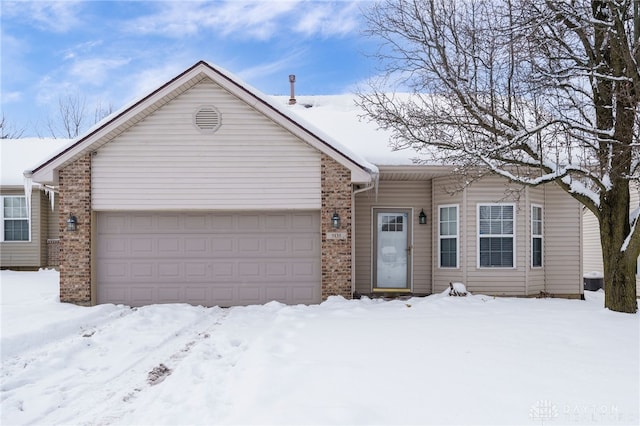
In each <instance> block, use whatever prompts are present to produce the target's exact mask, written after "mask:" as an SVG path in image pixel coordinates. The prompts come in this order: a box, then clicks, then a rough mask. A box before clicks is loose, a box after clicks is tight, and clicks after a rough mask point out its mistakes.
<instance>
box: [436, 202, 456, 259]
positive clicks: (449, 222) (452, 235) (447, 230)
mask: <svg viewBox="0 0 640 426" xmlns="http://www.w3.org/2000/svg"><path fill="white" fill-rule="evenodd" d="M438 257H439V262H438V264H439V265H440V267H441V268H457V267H458V206H457V205H449V206H440V207H439V208H438Z"/></svg>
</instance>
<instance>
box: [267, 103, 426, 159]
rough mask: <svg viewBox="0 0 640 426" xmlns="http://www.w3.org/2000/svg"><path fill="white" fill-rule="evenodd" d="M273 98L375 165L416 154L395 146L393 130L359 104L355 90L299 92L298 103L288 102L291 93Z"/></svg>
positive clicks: (306, 122)
mask: <svg viewBox="0 0 640 426" xmlns="http://www.w3.org/2000/svg"><path fill="white" fill-rule="evenodd" d="M272 99H273V102H275V103H277V104H279V105H286V109H287V110H288V111H289V112H290V114H291V115H292V116H295V117H296V120H297V121H298V122H300V123H301V124H302V125H304V126H305V127H309V128H310V129H320V130H318V131H319V132H321V133H323V134H324V135H326V137H327V138H329V139H330V140H334V141H337V142H338V143H339V144H340V145H342V146H344V147H345V148H346V149H348V150H349V151H351V152H353V153H355V155H358V156H359V157H363V158H364V159H365V160H366V161H368V162H370V163H373V164H375V165H376V166H391V165H393V166H399V165H413V164H415V161H414V158H416V157H417V154H416V152H415V151H413V150H411V149H402V150H393V149H392V147H391V145H390V143H389V141H390V136H391V132H390V131H388V130H383V129H379V128H378V125H377V124H376V123H375V122H373V121H371V120H369V119H368V118H367V117H366V116H365V113H364V111H363V110H362V109H361V108H360V107H358V106H357V105H356V96H355V95H353V94H344V95H325V96H297V97H296V100H297V103H296V104H295V105H288V102H289V97H288V96H286V97H285V96H274V97H272Z"/></svg>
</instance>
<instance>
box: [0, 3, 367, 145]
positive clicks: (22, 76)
mask: <svg viewBox="0 0 640 426" xmlns="http://www.w3.org/2000/svg"><path fill="white" fill-rule="evenodd" d="M370 5H371V3H370V2H367V1H319V0H316V1H294V0H278V1H253V2H246V1H233V0H232V1H207V2H200V1H62V2H44V1H18V2H5V1H3V2H1V3H0V19H1V23H0V24H1V29H0V31H1V33H0V37H1V49H2V50H1V59H2V69H1V71H2V81H1V84H2V86H1V93H2V99H1V102H2V104H1V105H2V113H3V114H4V116H5V119H6V120H7V122H8V123H9V124H11V125H13V127H15V128H18V129H24V134H23V136H43V137H49V136H51V134H50V131H49V130H48V126H47V123H48V122H49V121H51V122H53V123H55V122H56V119H57V118H58V117H57V115H58V114H59V112H58V110H59V106H58V101H59V99H60V98H64V97H67V96H74V97H78V96H80V97H81V98H83V99H84V100H85V103H86V109H87V114H88V115H90V116H91V120H93V115H94V112H95V110H96V107H97V106H98V105H102V107H105V106H107V105H111V106H112V107H113V108H114V109H118V108H119V107H121V106H122V105H124V104H126V103H127V102H129V101H130V100H131V99H133V98H137V97H139V96H141V95H143V94H145V93H147V92H148V91H150V90H152V89H154V88H156V87H157V86H159V85H160V84H162V83H164V82H165V81H167V80H169V79H170V78H172V77H173V76H175V75H177V74H178V73H180V72H181V71H183V70H184V69H186V68H188V67H189V66H191V65H193V64H194V63H196V62H197V61H199V60H201V59H202V60H206V61H209V62H211V63H213V64H216V65H218V66H220V67H222V68H225V69H227V70H228V71H230V72H231V73H233V74H235V75H237V76H238V77H240V78H241V79H243V80H244V81H246V82H247V83H249V84H250V85H252V86H254V87H255V88H257V89H258V90H260V91H262V92H264V93H266V94H284V95H286V94H288V93H289V82H288V75H289V74H296V76H297V82H296V92H297V93H298V94H301V95H302V94H308V95H311V94H340V93H348V92H351V91H353V90H354V88H355V87H356V86H358V85H360V84H362V82H364V81H365V80H366V79H367V78H368V77H370V76H373V74H374V73H375V72H376V69H375V67H376V64H375V61H374V60H372V59H371V58H368V57H367V56H366V55H365V53H367V52H368V53H371V52H373V51H374V50H375V47H376V46H375V42H374V41H372V40H369V39H367V38H365V37H364V36H363V35H362V33H361V31H362V30H363V20H362V16H361V13H362V10H363V9H365V8H367V7H368V6H370ZM91 124H92V123H91Z"/></svg>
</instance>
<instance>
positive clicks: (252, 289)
mask: <svg viewBox="0 0 640 426" xmlns="http://www.w3.org/2000/svg"><path fill="white" fill-rule="evenodd" d="M319 229H320V224H319V213H318V212H283V213H269V214H267V215H265V214H262V213H238V214H230V213H207V214H200V213H198V214H187V213H159V212H158V213H144V212H143V213H140V212H135V213H115V212H101V213H98V216H97V230H98V235H97V245H96V247H97V290H98V292H97V293H98V294H97V296H98V302H99V303H110V302H113V303H125V304H129V305H132V306H139V305H144V304H150V303H171V302H185V303H191V304H202V305H207V306H213V305H221V306H233V305H243V304H252V303H265V302H268V301H270V300H278V301H280V302H284V303H318V302H319V301H320V231H319Z"/></svg>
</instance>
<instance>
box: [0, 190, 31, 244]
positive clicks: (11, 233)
mask: <svg viewBox="0 0 640 426" xmlns="http://www.w3.org/2000/svg"><path fill="white" fill-rule="evenodd" d="M1 198H2V213H1V215H2V218H1V219H2V220H1V222H2V241H29V216H28V213H27V199H26V198H25V197H20V196H4V197H1Z"/></svg>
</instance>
